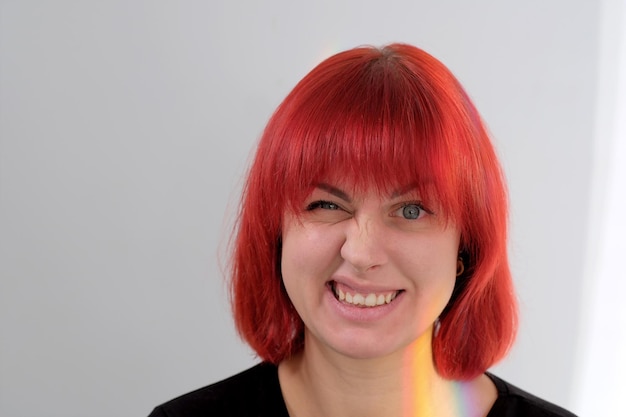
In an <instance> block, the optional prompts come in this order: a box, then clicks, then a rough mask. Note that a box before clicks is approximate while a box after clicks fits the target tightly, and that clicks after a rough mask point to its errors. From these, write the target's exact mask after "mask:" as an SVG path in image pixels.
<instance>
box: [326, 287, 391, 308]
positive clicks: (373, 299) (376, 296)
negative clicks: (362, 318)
mask: <svg viewBox="0 0 626 417" xmlns="http://www.w3.org/2000/svg"><path fill="white" fill-rule="evenodd" d="M329 285H330V289H331V290H332V292H333V294H334V295H335V298H336V299H337V300H338V301H340V302H342V303H345V304H350V305H353V306H356V307H363V308H368V307H379V306H383V305H385V304H389V303H391V302H392V301H393V300H394V299H395V298H396V297H397V296H398V294H400V293H401V292H402V290H399V291H385V292H380V293H368V294H362V293H359V292H356V291H354V290H348V289H347V288H345V287H342V288H340V287H339V286H338V285H337V283H336V282H335V281H331V282H329Z"/></svg>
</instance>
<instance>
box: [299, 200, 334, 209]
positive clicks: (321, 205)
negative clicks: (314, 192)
mask: <svg viewBox="0 0 626 417" xmlns="http://www.w3.org/2000/svg"><path fill="white" fill-rule="evenodd" d="M340 208H341V207H339V206H338V205H337V204H335V203H332V202H330V201H323V200H320V201H314V202H312V203H311V204H309V205H308V206H307V208H306V209H307V211H312V210H315V209H323V210H339V209H340Z"/></svg>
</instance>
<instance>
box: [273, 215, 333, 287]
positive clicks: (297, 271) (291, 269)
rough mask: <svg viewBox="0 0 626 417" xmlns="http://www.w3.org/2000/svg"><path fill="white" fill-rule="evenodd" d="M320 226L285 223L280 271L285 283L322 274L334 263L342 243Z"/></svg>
mask: <svg viewBox="0 0 626 417" xmlns="http://www.w3.org/2000/svg"><path fill="white" fill-rule="evenodd" d="M324 229H325V228H322V227H307V226H303V225H300V224H298V223H295V224H294V223H290V224H288V225H287V226H286V227H285V229H284V232H283V247H282V253H281V271H282V274H283V281H285V285H286V286H287V285H288V282H291V281H300V280H310V279H312V278H316V277H320V276H323V275H324V271H327V270H329V269H331V268H332V267H333V266H336V265H337V258H338V256H339V250H340V247H341V243H340V241H339V239H338V238H337V236H335V234H333V233H330V231H328V230H324Z"/></svg>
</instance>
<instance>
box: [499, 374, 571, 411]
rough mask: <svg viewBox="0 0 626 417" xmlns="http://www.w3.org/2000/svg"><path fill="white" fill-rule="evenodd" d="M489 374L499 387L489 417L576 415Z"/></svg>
mask: <svg viewBox="0 0 626 417" xmlns="http://www.w3.org/2000/svg"><path fill="white" fill-rule="evenodd" d="M487 376H488V377H489V378H490V379H491V380H492V381H493V383H494V384H495V386H496V388H497V389H498V399H497V400H496V402H495V403H494V405H493V407H492V408H491V411H490V412H489V414H488V415H487V417H517V416H520V417H521V416H524V417H576V416H575V415H574V414H572V413H570V412H569V411H567V410H565V409H564V408H561V407H559V406H558V405H555V404H552V403H550V402H548V401H545V400H542V399H541V398H538V397H536V396H534V395H532V394H529V393H528V392H526V391H524V390H522V389H519V388H517V387H516V386H515V385H512V384H509V383H508V382H506V381H504V380H503V379H500V378H498V377H497V376H495V375H493V374H490V373H487Z"/></svg>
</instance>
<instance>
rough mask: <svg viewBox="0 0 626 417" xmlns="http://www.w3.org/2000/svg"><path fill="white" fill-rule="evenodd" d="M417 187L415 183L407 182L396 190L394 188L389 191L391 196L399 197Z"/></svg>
mask: <svg viewBox="0 0 626 417" xmlns="http://www.w3.org/2000/svg"><path fill="white" fill-rule="evenodd" d="M416 188H418V187H417V184H415V183H413V184H409V185H406V186H404V187H402V188H398V189H397V190H395V191H394V192H393V193H391V198H397V197H401V196H403V195H405V194H408V193H410V192H411V191H413V190H415V189H416Z"/></svg>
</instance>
